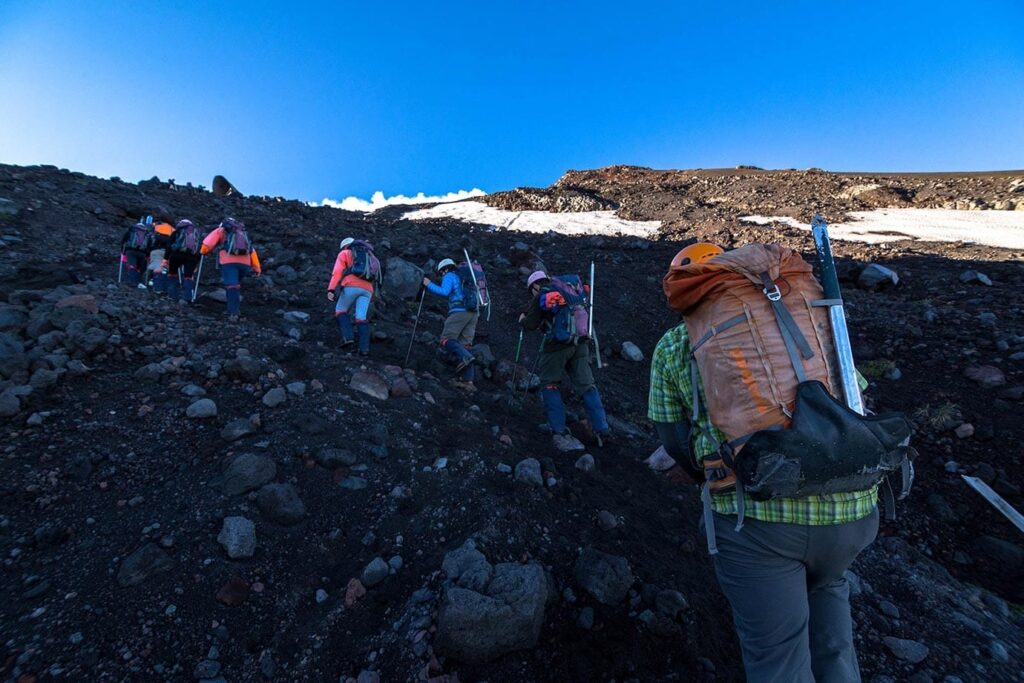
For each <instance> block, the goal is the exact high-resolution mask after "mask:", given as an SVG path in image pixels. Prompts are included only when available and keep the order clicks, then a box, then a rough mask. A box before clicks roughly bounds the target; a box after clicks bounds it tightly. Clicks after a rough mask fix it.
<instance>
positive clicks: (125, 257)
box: [117, 249, 128, 284]
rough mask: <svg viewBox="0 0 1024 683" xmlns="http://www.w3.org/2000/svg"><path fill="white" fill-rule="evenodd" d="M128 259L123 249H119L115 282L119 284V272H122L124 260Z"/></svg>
mask: <svg viewBox="0 0 1024 683" xmlns="http://www.w3.org/2000/svg"><path fill="white" fill-rule="evenodd" d="M127 260H128V257H127V256H125V253H124V249H122V250H121V258H120V259H119V260H118V262H117V284H121V274H122V273H124V262H125V261H127Z"/></svg>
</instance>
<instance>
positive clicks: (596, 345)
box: [587, 261, 604, 370]
mask: <svg viewBox="0 0 1024 683" xmlns="http://www.w3.org/2000/svg"><path fill="white" fill-rule="evenodd" d="M588 299H589V304H590V310H589V311H587V320H588V330H587V336H588V337H590V338H591V339H593V340H594V355H595V356H597V369H598V370H600V369H601V368H603V367H604V366H603V365H602V364H601V345H600V344H599V343H598V341H597V334H596V333H595V332H594V262H593V261H591V262H590V296H589V297H588Z"/></svg>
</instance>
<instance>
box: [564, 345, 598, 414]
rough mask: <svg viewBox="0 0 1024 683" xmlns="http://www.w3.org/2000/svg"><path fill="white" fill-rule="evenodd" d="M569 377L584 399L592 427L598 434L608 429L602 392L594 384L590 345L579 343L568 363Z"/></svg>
mask: <svg viewBox="0 0 1024 683" xmlns="http://www.w3.org/2000/svg"><path fill="white" fill-rule="evenodd" d="M568 372H569V379H570V380H571V381H572V385H573V388H574V389H575V390H576V393H577V394H579V395H580V397H581V398H582V399H583V409H584V410H585V411H586V413H587V419H588V420H590V427H591V428H592V429H593V430H594V431H595V432H597V433H598V434H604V433H606V432H607V431H608V415H607V414H606V413H605V411H604V404H603V403H602V402H601V392H599V391H598V390H597V387H596V386H594V371H593V370H591V369H590V345H589V344H579V345H578V346H577V347H576V349H575V352H574V353H573V355H572V357H571V358H570V359H569V365H568Z"/></svg>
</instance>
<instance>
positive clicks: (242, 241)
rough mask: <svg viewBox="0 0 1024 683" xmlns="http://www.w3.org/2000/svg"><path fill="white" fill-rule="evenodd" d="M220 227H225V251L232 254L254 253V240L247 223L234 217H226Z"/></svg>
mask: <svg viewBox="0 0 1024 683" xmlns="http://www.w3.org/2000/svg"><path fill="white" fill-rule="evenodd" d="M220 227H221V228H223V229H224V235H225V239H224V251H226V252H227V253H228V254H230V255H232V256H248V255H249V254H250V253H252V249H253V247H252V240H251V239H249V233H248V232H247V231H246V229H245V224H244V223H242V222H241V221H237V220H235V219H234V218H225V219H224V220H223V222H221V224H220Z"/></svg>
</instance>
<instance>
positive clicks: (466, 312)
mask: <svg viewBox="0 0 1024 683" xmlns="http://www.w3.org/2000/svg"><path fill="white" fill-rule="evenodd" d="M468 267H469V266H467V265H466V264H463V266H461V267H460V266H456V265H455V261H453V260H451V259H450V258H446V259H444V260H442V261H441V262H440V263H438V264H437V273H438V274H439V275H440V276H441V284H440V286H439V285H435V284H434V283H433V282H431V281H430V278H426V277H425V278H423V286H424V287H426V288H427V291H428V292H430V293H431V294H436V295H437V296H443V297H445V298H447V299H448V317H447V318H445V320H444V329H442V330H441V349H442V350H443V351H444V352H445V353H446V354H447V355H448V356H449V357H450V358H452V359H453V361H454V362H455V364H456V365H455V375H456V379H455V380H454V381H453V386H454V387H455V388H456V389H461V390H463V391H467V392H469V393H472V392H474V391H476V385H474V384H473V380H474V378H475V376H476V375H475V371H474V367H473V363H474V361H475V358H474V357H473V353H472V352H471V351H470V350H469V349H470V347H472V346H473V338H474V337H475V336H476V323H477V320H479V318H480V312H479V310H478V309H479V304H478V297H477V294H476V287H475V285H474V284H473V280H469V281H467V280H466V279H465V278H469V277H470V276H469V275H468V271H467V274H466V275H465V278H464V277H463V275H462V274H461V273H460V270H461V269H465V268H468Z"/></svg>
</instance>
